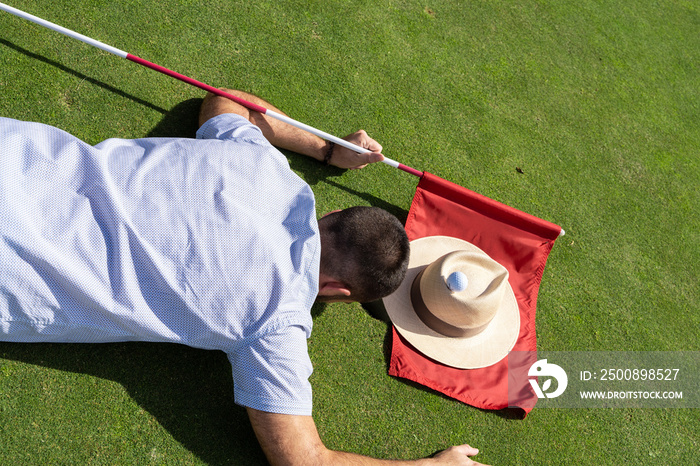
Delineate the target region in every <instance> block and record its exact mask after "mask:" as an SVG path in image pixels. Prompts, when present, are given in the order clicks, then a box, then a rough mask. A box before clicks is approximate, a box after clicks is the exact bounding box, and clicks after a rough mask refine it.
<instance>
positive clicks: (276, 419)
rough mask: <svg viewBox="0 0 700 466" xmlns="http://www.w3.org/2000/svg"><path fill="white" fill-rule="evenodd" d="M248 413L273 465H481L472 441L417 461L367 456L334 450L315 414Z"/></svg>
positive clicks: (253, 411) (249, 409) (250, 409)
mask: <svg viewBox="0 0 700 466" xmlns="http://www.w3.org/2000/svg"><path fill="white" fill-rule="evenodd" d="M248 416H249V417H250V422H251V424H252V426H253V430H254V431H255V435H256V436H257V438H258V441H259V442H260V446H261V447H262V449H263V451H264V452H265V456H267V459H268V461H269V462H270V464H271V465H273V466H278V465H283V466H294V465H318V466H326V465H328V466H343V465H347V466H382V465H386V466H400V465H406V466H409V465H416V466H419V465H432V464H435V465H448V466H450V465H458V466H469V465H471V466H474V465H476V466H478V465H480V464H481V463H476V462H474V461H472V460H471V459H470V458H469V457H470V456H474V455H476V454H477V453H478V452H479V450H477V449H476V448H472V447H470V446H469V445H459V446H456V447H451V448H448V449H447V450H444V451H442V452H440V453H438V454H437V455H435V456H434V457H433V458H425V459H421V460H416V461H400V460H399V461H392V460H379V459H374V458H369V457H367V456H360V455H355V454H353V453H345V452H342V451H333V450H329V449H328V448H326V447H325V445H324V444H323V442H322V441H321V438H320V437H319V435H318V430H316V424H315V423H314V421H313V419H312V418H311V416H294V415H288V414H274V413H266V412H264V411H258V410H255V409H252V408H248Z"/></svg>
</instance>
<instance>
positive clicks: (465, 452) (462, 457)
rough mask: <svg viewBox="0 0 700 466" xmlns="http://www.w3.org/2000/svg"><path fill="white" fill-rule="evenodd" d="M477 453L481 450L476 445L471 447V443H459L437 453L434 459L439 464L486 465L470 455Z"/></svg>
mask: <svg viewBox="0 0 700 466" xmlns="http://www.w3.org/2000/svg"><path fill="white" fill-rule="evenodd" d="M477 453H479V450H477V449H476V448H474V447H470V446H469V445H458V446H455V447H450V448H448V449H447V450H443V451H441V452H440V453H438V454H437V455H435V456H434V457H433V459H434V460H436V461H437V464H445V465H463V466H485V465H482V464H481V463H477V462H476V461H474V460H472V459H471V458H470V456H474V455H476V454H477Z"/></svg>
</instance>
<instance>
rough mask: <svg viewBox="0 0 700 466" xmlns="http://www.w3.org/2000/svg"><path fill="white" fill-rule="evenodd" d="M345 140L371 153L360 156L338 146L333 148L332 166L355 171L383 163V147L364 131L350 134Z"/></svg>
mask: <svg viewBox="0 0 700 466" xmlns="http://www.w3.org/2000/svg"><path fill="white" fill-rule="evenodd" d="M343 139H345V140H346V141H348V142H351V143H353V144H355V145H356V146H360V147H363V148H365V149H367V150H369V151H371V152H366V153H364V154H358V153H357V152H355V151H353V150H350V149H346V148H345V147H342V146H338V145H336V146H335V147H334V148H333V154H332V155H331V161H330V163H331V165H334V166H336V167H338V168H349V169H351V170H354V169H357V168H364V167H366V166H367V164H370V163H375V162H381V161H382V160H384V156H383V155H382V154H381V152H382V146H381V145H380V144H379V143H378V142H377V141H375V140H374V139H372V138H371V137H369V136H368V135H367V133H366V132H365V131H364V130H360V131H358V132H356V133H353V134H349V135H347V136H345V137H344V138H343Z"/></svg>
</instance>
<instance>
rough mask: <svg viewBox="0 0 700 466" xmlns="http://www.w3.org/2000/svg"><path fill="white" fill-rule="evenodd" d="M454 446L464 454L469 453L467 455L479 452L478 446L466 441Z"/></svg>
mask: <svg viewBox="0 0 700 466" xmlns="http://www.w3.org/2000/svg"><path fill="white" fill-rule="evenodd" d="M452 448H454V449H455V450H456V451H457V452H458V453H462V454H464V455H467V456H474V455H477V454H479V449H478V448H474V447H471V446H469V445H467V444H466V443H465V444H464V445H457V446H454V447H452Z"/></svg>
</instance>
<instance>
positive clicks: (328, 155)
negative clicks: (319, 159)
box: [323, 141, 335, 165]
mask: <svg viewBox="0 0 700 466" xmlns="http://www.w3.org/2000/svg"><path fill="white" fill-rule="evenodd" d="M333 148H335V143H334V142H331V141H328V150H327V151H326V156H325V157H324V158H323V163H325V164H326V165H330V164H331V157H332V156H333Z"/></svg>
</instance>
